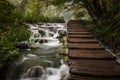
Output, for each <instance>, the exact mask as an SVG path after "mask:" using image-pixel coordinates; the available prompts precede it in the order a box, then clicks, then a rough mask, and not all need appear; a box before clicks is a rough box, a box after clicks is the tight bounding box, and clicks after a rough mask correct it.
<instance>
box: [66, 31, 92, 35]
mask: <svg viewBox="0 0 120 80" xmlns="http://www.w3.org/2000/svg"><path fill="white" fill-rule="evenodd" d="M71 34H73V35H90V34H91V33H90V32H68V35H71Z"/></svg>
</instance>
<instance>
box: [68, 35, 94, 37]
mask: <svg viewBox="0 0 120 80" xmlns="http://www.w3.org/2000/svg"><path fill="white" fill-rule="evenodd" d="M68 38H95V37H94V36H93V35H68Z"/></svg>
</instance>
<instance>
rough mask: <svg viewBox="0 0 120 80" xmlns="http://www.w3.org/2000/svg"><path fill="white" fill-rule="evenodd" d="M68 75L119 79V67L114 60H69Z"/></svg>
mask: <svg viewBox="0 0 120 80" xmlns="http://www.w3.org/2000/svg"><path fill="white" fill-rule="evenodd" d="M76 64H77V65H76ZM70 73H71V74H75V75H81V76H91V77H120V65H119V64H118V63H117V62H115V61H114V60H113V61H111V60H110V61H108V60H71V61H70Z"/></svg>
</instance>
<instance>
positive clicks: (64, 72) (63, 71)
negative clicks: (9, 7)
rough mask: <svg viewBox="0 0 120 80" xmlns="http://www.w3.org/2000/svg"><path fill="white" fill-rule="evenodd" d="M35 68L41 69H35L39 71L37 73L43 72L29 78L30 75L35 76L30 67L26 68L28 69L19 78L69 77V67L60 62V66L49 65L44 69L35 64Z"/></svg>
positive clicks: (59, 78)
mask: <svg viewBox="0 0 120 80" xmlns="http://www.w3.org/2000/svg"><path fill="white" fill-rule="evenodd" d="M36 68H37V69H38V70H40V71H41V72H40V71H37V72H39V74H40V73H43V74H42V75H41V74H40V75H37V76H41V77H37V78H35V77H34V78H29V77H30V76H33V75H34V76H35V73H36V72H35V71H34V70H33V71H32V69H28V71H27V72H26V73H25V74H24V75H23V76H22V78H21V79H20V80H61V78H63V79H62V80H66V79H67V78H68V77H69V67H68V66H67V65H65V64H62V65H61V66H60V68H51V67H49V68H47V69H46V70H44V71H43V70H41V67H40V68H39V66H37V67H36ZM34 69H35V68H34ZM35 70H36V69H35ZM37 74H38V73H37ZM63 76H64V77H63Z"/></svg>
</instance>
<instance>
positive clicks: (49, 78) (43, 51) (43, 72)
mask: <svg viewBox="0 0 120 80" xmlns="http://www.w3.org/2000/svg"><path fill="white" fill-rule="evenodd" d="M26 25H27V26H28V27H29V29H28V30H29V31H30V38H29V41H27V42H26V43H27V45H28V46H29V48H28V49H20V54H21V56H20V59H19V62H18V63H17V65H16V66H15V69H14V71H13V75H12V80H66V79H67V78H68V76H69V67H68V65H67V64H66V60H67V46H66V45H67V44H66V32H67V29H66V25H65V24H64V23H39V24H29V23H26Z"/></svg>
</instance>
